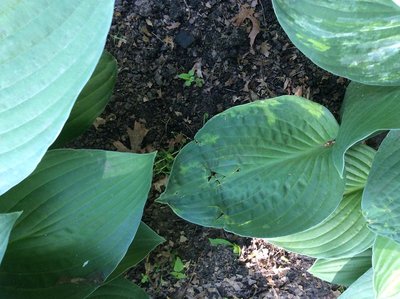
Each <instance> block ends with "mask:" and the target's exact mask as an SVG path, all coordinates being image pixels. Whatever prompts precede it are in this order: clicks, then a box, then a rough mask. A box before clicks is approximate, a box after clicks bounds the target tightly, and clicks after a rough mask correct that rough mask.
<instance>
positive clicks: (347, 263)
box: [308, 249, 372, 286]
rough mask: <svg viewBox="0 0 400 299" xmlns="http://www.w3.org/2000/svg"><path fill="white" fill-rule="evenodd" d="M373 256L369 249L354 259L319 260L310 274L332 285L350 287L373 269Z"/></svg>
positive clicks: (310, 270)
mask: <svg viewBox="0 0 400 299" xmlns="http://www.w3.org/2000/svg"><path fill="white" fill-rule="evenodd" d="M371 256H372V252H371V250H370V249H369V250H366V251H364V252H362V253H359V254H357V255H355V256H352V257H344V258H337V259H318V260H316V261H315V263H314V265H313V266H312V267H311V268H310V269H308V272H310V273H311V274H312V275H314V276H316V277H318V278H320V279H322V280H325V281H328V282H330V283H335V284H341V285H344V286H349V285H351V284H352V283H353V282H355V281H356V280H357V279H358V278H359V277H360V276H361V275H363V274H364V273H365V272H366V271H367V270H368V269H370V268H371V266H372V263H371Z"/></svg>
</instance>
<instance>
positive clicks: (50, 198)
mask: <svg viewBox="0 0 400 299" xmlns="http://www.w3.org/2000/svg"><path fill="white" fill-rule="evenodd" d="M153 158H154V155H153V154H148V155H136V154H130V153H129V154H127V153H117V152H105V151H97V150H54V151H49V152H48V153H47V154H46V156H45V157H44V158H43V160H42V161H41V163H40V164H39V165H38V167H37V169H36V170H35V172H33V174H31V175H30V176H29V177H28V178H27V179H25V180H24V181H23V182H22V183H20V184H19V185H18V186H16V187H14V188H12V189H11V190H10V191H8V192H7V193H5V194H4V195H3V196H2V197H1V200H0V212H3V213H5V212H14V211H23V213H22V215H21V216H20V217H19V218H18V220H17V222H16V224H15V226H14V229H13V230H12V233H11V236H10V241H9V245H8V248H7V251H6V254H5V256H4V258H3V262H2V265H1V267H0V298H10V299H13V298H18V299H19V298H21V299H22V298H30V299H36V298H38V299H39V298H40V299H43V298H44V299H46V298H61V299H62V298H68V299H70V298H77V299H78V298H79V299H81V298H83V297H85V296H87V295H89V294H90V293H91V292H92V291H94V290H95V289H96V288H97V287H98V286H100V285H101V284H102V283H103V282H104V281H105V279H106V278H107V277H108V276H109V275H110V273H111V272H112V271H113V270H114V269H115V268H116V267H117V264H118V263H119V262H120V261H121V260H122V258H123V257H124V255H125V253H126V251H127V250H128V247H129V245H130V244H131V243H132V240H133V237H134V235H135V233H136V230H137V228H138V226H139V224H140V218H141V216H142V212H143V207H144V204H145V201H146V199H147V192H148V190H149V188H150V183H151V177H152V162H153Z"/></svg>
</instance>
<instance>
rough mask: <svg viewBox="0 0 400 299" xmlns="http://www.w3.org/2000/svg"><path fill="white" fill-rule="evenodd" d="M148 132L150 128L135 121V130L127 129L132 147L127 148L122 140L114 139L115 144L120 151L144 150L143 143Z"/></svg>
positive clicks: (136, 151) (133, 151)
mask: <svg viewBox="0 0 400 299" xmlns="http://www.w3.org/2000/svg"><path fill="white" fill-rule="evenodd" d="M147 132H149V130H148V129H146V127H145V125H144V124H142V123H140V122H138V121H135V124H134V127H133V130H132V129H131V128H128V129H127V133H128V137H129V143H130V146H131V149H129V148H127V147H126V146H125V145H124V144H123V143H122V142H121V141H114V142H113V145H114V146H115V147H116V149H117V151H119V152H131V153H140V152H143V151H142V148H141V145H142V141H143V139H144V137H145V136H146V134H147Z"/></svg>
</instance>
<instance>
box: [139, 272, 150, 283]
mask: <svg viewBox="0 0 400 299" xmlns="http://www.w3.org/2000/svg"><path fill="white" fill-rule="evenodd" d="M141 275H142V278H141V279H140V283H141V284H145V283H147V282H149V280H150V279H149V276H148V275H147V274H143V273H142V274H141Z"/></svg>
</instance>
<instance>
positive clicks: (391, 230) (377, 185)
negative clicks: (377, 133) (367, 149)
mask: <svg viewBox="0 0 400 299" xmlns="http://www.w3.org/2000/svg"><path fill="white" fill-rule="evenodd" d="M399 181H400V131H398V130H396V131H391V132H390V133H389V134H388V135H387V136H386V138H385V139H384V140H383V142H382V144H381V146H380V148H379V150H378V152H377V154H376V157H375V160H374V162H373V164H372V168H371V172H370V175H369V177H368V181H367V185H366V187H365V192H364V195H363V199H362V209H363V211H364V216H365V218H366V220H367V222H368V226H369V227H370V228H371V230H373V231H374V232H376V233H377V234H379V235H382V236H386V237H389V238H391V239H393V240H395V241H397V242H400V184H399Z"/></svg>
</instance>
